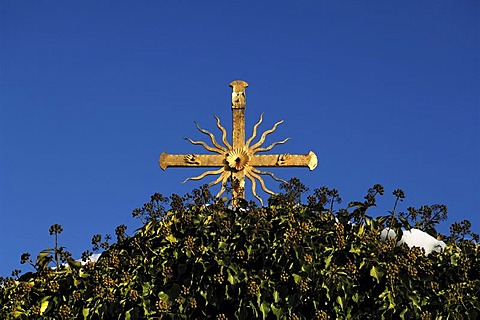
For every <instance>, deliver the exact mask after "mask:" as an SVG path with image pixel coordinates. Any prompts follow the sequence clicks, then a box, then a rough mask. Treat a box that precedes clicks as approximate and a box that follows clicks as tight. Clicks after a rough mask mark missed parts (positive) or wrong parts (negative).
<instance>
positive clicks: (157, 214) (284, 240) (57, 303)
mask: <svg viewBox="0 0 480 320" xmlns="http://www.w3.org/2000/svg"><path fill="white" fill-rule="evenodd" d="M282 188H283V189H284V191H285V193H284V194H281V195H278V196H275V197H272V198H271V199H270V200H269V205H268V206H267V207H263V208H257V207H255V204H254V203H246V202H244V203H243V209H235V210H232V209H231V208H229V207H228V204H229V203H228V201H226V200H225V199H223V201H221V200H214V199H212V197H211V195H210V193H209V191H208V189H207V188H206V187H203V188H201V189H200V190H194V192H193V195H187V196H185V197H179V196H177V195H173V196H171V197H170V198H165V197H163V196H161V195H159V194H155V195H153V196H152V198H151V201H150V202H148V203H146V204H145V205H144V206H143V207H142V208H139V209H136V210H134V212H133V216H135V217H137V218H139V219H141V220H142V221H143V222H144V225H143V227H142V228H141V229H139V230H138V231H137V232H136V233H135V235H134V236H132V237H129V236H128V235H127V234H126V233H125V229H126V227H125V226H120V227H118V228H117V229H116V236H117V241H116V243H114V244H111V245H110V244H109V239H110V238H109V237H107V238H106V240H105V238H104V239H103V240H102V237H101V236H100V235H95V236H94V237H93V240H92V244H93V246H94V249H99V248H100V247H103V248H104V249H106V250H105V251H104V252H103V254H102V255H101V257H100V259H99V260H98V262H97V263H92V262H89V263H87V264H85V265H84V266H82V265H81V264H80V263H79V262H76V261H74V260H73V259H72V258H71V257H70V256H69V254H68V252H66V251H65V250H64V249H63V247H59V246H58V242H57V241H58V235H59V234H60V233H61V232H62V229H61V226H59V225H54V226H52V228H51V229H50V234H52V235H54V236H55V247H54V248H50V249H47V250H45V251H43V252H41V253H40V254H39V255H38V258H37V259H36V260H35V261H33V260H31V259H30V255H29V254H24V255H22V262H23V263H30V264H31V265H32V266H33V267H34V268H35V269H36V270H35V272H29V273H26V274H24V275H23V276H21V277H20V276H19V273H20V272H19V271H18V270H15V271H14V272H13V276H12V277H11V278H6V279H2V283H1V286H0V318H2V319H3V318H5V319H10V318H20V319H70V318H80V319H82V318H85V319H145V318H166V319H181V318H187V319H203V318H216V319H235V318H240V319H253V318H263V319H265V318H268V319H276V318H277V319H337V318H344V319H347V318H348V319H350V318H353V319H377V318H378V319H381V318H385V319H393V318H402V319H412V318H417V319H447V318H452V319H462V318H465V319H476V318H478V317H479V316H480V303H479V298H478V296H479V292H480V279H479V272H478V271H479V270H480V255H479V245H478V235H476V234H474V233H472V232H471V231H470V226H469V223H468V221H464V222H462V223H456V224H454V225H452V227H451V235H450V236H449V237H446V238H444V240H445V241H447V243H448V245H447V248H446V249H445V250H444V251H443V252H441V253H437V252H432V253H431V254H429V255H428V256H426V255H425V254H424V252H422V250H421V249H419V248H412V249H409V248H408V247H407V246H406V245H402V246H396V242H397V241H398V240H399V239H400V237H401V235H402V232H401V228H402V227H403V228H407V229H408V228H410V227H411V226H413V225H415V226H417V227H421V228H422V229H423V230H428V232H429V233H430V234H432V235H435V236H438V235H436V234H435V228H434V226H435V224H437V223H438V222H440V221H441V220H443V219H445V218H446V208H445V207H444V206H438V205H433V206H423V207H421V208H419V209H413V208H409V209H408V212H406V213H397V212H396V207H397V204H398V202H399V201H402V200H403V198H404V195H403V192H402V191H401V190H395V191H394V196H395V204H394V208H393V210H392V211H390V212H389V213H388V214H387V215H386V216H382V217H378V218H372V217H370V216H368V215H367V212H368V209H369V208H370V207H372V206H374V205H375V199H376V197H377V196H378V195H382V194H383V188H382V187H381V186H380V185H375V186H374V187H373V188H371V189H370V190H369V191H368V194H367V196H366V197H365V199H364V201H361V202H352V203H350V204H349V205H348V206H347V207H346V208H345V209H339V210H335V208H334V207H335V206H337V205H338V204H339V203H341V199H340V197H339V195H338V192H337V191H336V190H331V189H328V188H325V187H323V188H320V189H316V190H315V191H314V193H313V194H312V195H310V196H309V197H308V204H304V205H302V204H300V203H299V199H300V197H301V194H302V193H303V192H304V191H306V188H305V187H304V186H303V185H302V184H301V183H300V182H299V181H298V180H297V179H292V180H291V181H290V182H289V183H287V184H283V185H282ZM392 202H393V201H392ZM167 206H169V207H170V208H169V209H168V210H167V209H166V207H167ZM387 226H388V227H391V228H392V229H394V230H396V232H397V239H390V240H387V241H385V242H383V241H381V240H380V236H379V234H380V231H381V230H382V229H383V228H385V227H387ZM89 254H91V253H90V252H88V251H87V252H85V253H84V259H86V258H87V256H88V255H89ZM62 261H66V262H67V264H66V266H65V265H62V264H61V263H62ZM52 263H55V264H56V265H57V268H51V267H49V265H51V264H52Z"/></svg>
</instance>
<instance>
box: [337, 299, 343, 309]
mask: <svg viewBox="0 0 480 320" xmlns="http://www.w3.org/2000/svg"><path fill="white" fill-rule="evenodd" d="M337 303H338V304H339V305H340V307H341V308H342V310H343V299H342V297H340V296H338V297H337Z"/></svg>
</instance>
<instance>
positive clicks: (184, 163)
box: [158, 152, 225, 170]
mask: <svg viewBox="0 0 480 320" xmlns="http://www.w3.org/2000/svg"><path fill="white" fill-rule="evenodd" d="M158 164H159V165H160V168H162V170H165V169H166V168H167V167H223V166H224V165H225V156H224V155H221V154H168V153H166V152H162V154H161V155H160V158H159V159H158Z"/></svg>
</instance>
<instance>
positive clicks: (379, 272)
mask: <svg viewBox="0 0 480 320" xmlns="http://www.w3.org/2000/svg"><path fill="white" fill-rule="evenodd" d="M384 274H385V272H384V271H382V270H381V269H380V268H377V267H375V266H373V267H372V269H370V275H371V276H372V277H374V278H375V279H376V280H377V282H378V283H380V279H382V276H383V275H384Z"/></svg>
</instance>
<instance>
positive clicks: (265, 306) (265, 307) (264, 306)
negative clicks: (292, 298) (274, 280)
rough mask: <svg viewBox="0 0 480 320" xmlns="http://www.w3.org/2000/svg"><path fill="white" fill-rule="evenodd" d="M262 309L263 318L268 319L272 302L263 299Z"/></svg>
mask: <svg viewBox="0 0 480 320" xmlns="http://www.w3.org/2000/svg"><path fill="white" fill-rule="evenodd" d="M260 311H262V316H263V319H266V318H267V315H268V313H269V312H270V304H269V303H268V302H266V301H263V302H262V304H261V305H260Z"/></svg>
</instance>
